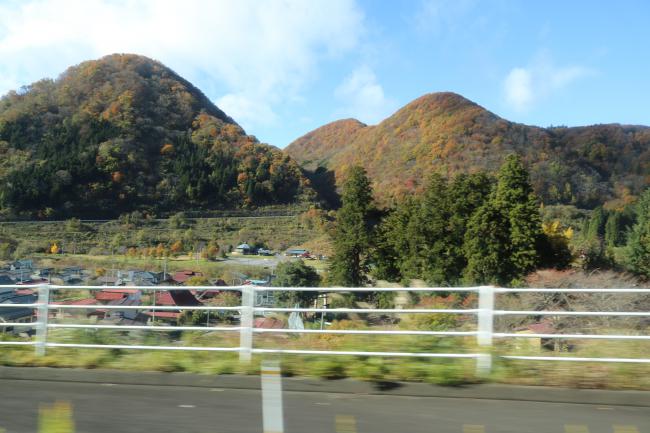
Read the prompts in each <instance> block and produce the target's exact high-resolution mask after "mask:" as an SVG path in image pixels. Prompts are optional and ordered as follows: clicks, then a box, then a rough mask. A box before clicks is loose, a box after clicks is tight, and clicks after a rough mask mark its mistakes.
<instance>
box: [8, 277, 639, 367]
mask: <svg viewBox="0 0 650 433" xmlns="http://www.w3.org/2000/svg"><path fill="white" fill-rule="evenodd" d="M5 287H8V288H20V289H37V290H38V302H36V303H31V304H0V308H33V309H36V311H37V317H38V320H37V321H35V322H19V323H11V322H7V323H0V330H2V329H6V328H8V327H25V328H36V331H37V332H36V338H35V340H34V341H0V345H14V346H32V345H33V346H35V349H36V352H37V354H38V355H43V354H44V353H45V349H46V348H48V347H59V348H65V347H68V348H106V349H136V350H139V349H141V350H177V351H178V350H187V351H215V352H239V354H240V360H241V361H244V362H247V361H250V359H251V356H252V354H256V353H258V354H261V353H278V354H312V355H352V356H388V357H426V358H443V357H447V358H449V357H451V358H472V359H476V365H477V372H478V373H479V374H483V373H486V372H489V371H490V369H491V363H492V357H491V355H490V351H489V350H484V351H483V352H482V353H470V354H467V353H465V354H453V353H420V352H381V351H340V350H338V351H337V350H334V351H328V350H308V349H305V350H302V349H279V348H278V349H273V348H256V347H254V340H253V335H254V334H267V333H286V334H334V335H373V334H376V335H428V336H475V337H476V338H477V343H478V345H479V347H484V348H489V347H491V346H492V340H493V339H494V338H546V339H598V340H608V339H609V340H641V341H645V340H650V335H619V334H609V335H608V334H561V333H557V334H544V333H506V332H501V333H495V332H494V323H493V321H494V316H495V315H496V316H509V315H510V316H515V315H526V316H575V317H581V316H587V317H593V316H604V317H650V313H649V312H636V311H527V310H495V309H494V298H495V294H502V293H612V294H646V293H650V289H646V288H620V289H609V288H590V289H589V288H587V289H574V288H572V289H562V288H539V289H536V288H521V289H519V288H495V287H492V286H480V287H454V288H451V287H425V288H408V287H404V288H375V287H364V288H354V287H352V288H351V287H263V286H251V285H242V286H70V285H60V286H59V285H47V284H36V285H20V286H16V285H0V288H5ZM61 289H75V290H89V291H96V290H120V291H124V290H134V291H159V290H167V291H171V290H184V291H198V292H201V291H240V292H241V293H242V300H241V305H238V306H230V307H221V306H206V305H194V306H169V305H166V306H163V305H101V304H94V305H71V304H52V303H50V302H49V301H50V297H51V295H50V292H51V291H57V290H61ZM268 291H292V292H296V291H302V292H362V293H363V292H436V293H439V292H469V293H472V292H478V295H479V296H478V308H473V309H472V308H468V309H422V308H414V309H381V308H380V309H372V308H336V309H330V308H279V307H277V308H276V307H255V306H254V303H255V293H258V292H268ZM127 293H128V292H127ZM50 310H90V311H96V310H105V311H108V310H141V311H151V310H158V311H185V310H198V311H239V312H241V316H240V326H213V327H211V326H160V325H103V324H92V323H89V324H70V323H51V322H50V323H48V320H49V319H50V318H49V313H48V312H49V311H50ZM268 312H282V313H291V312H302V313H332V314H336V313H359V314H461V315H476V316H477V322H478V325H477V331H419V330H390V329H384V330H370V329H368V330H366V329H342V330H341V329H339V330H337V329H330V330H328V329H323V330H319V329H266V328H254V325H253V318H254V314H255V313H268ZM57 328H58V329H66V328H67V329H110V330H119V329H122V330H149V331H177V330H180V331H210V332H215V331H217V332H221V331H224V332H229V331H232V332H239V333H240V345H239V347H227V348H224V347H196V346H149V345H126V344H82V343H79V344H77V343H57V342H48V341H47V338H48V336H47V331H48V329H57ZM499 358H502V359H510V360H529V361H566V362H624V363H633V362H635V363H646V362H650V359H646V358H611V357H608V358H588V357H570V356H519V355H500V356H499Z"/></svg>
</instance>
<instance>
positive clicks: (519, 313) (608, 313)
mask: <svg viewBox="0 0 650 433" xmlns="http://www.w3.org/2000/svg"><path fill="white" fill-rule="evenodd" d="M493 313H494V315H495V316H626V317H650V313H648V312H643V311H546V310H542V311H526V310H522V311H517V310H494V312H493Z"/></svg>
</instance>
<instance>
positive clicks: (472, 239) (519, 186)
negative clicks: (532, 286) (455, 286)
mask: <svg viewBox="0 0 650 433" xmlns="http://www.w3.org/2000/svg"><path fill="white" fill-rule="evenodd" d="M541 235H542V233H541V219H540V215H539V205H538V203H537V198H536V196H535V194H534V193H533V189H532V186H531V184H530V180H529V176H528V172H527V171H526V169H525V168H524V166H523V163H522V161H521V159H520V158H519V157H518V156H516V155H509V156H508V157H507V158H506V161H505V162H504V164H503V165H502V166H501V169H500V170H499V175H498V182H497V186H496V189H495V191H494V193H493V194H492V196H491V197H490V199H489V200H488V202H487V203H485V204H484V205H483V206H482V207H481V208H479V209H478V210H477V211H476V213H475V214H474V215H473V216H472V218H471V220H470V223H469V225H468V227H467V232H466V234H465V253H466V256H467V259H468V264H467V268H466V270H465V275H466V278H467V279H468V280H470V281H473V282H478V283H496V284H503V285H505V284H512V283H513V282H515V281H516V280H517V279H519V278H521V277H522V276H524V275H525V274H526V273H527V272H530V271H531V270H533V269H534V268H535V266H536V265H537V263H538V260H539V255H538V252H537V245H538V244H539V243H540V239H541Z"/></svg>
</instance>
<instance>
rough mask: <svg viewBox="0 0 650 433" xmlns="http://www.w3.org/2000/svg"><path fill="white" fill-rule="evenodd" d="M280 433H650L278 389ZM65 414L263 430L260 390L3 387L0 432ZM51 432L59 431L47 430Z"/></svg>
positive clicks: (537, 415) (492, 403)
mask: <svg viewBox="0 0 650 433" xmlns="http://www.w3.org/2000/svg"><path fill="white" fill-rule="evenodd" d="M283 398H284V410H285V417H284V418H285V431H286V432H287V433H420V432H422V433H425V432H426V433H483V432H485V433H491V432H511V433H529V432H530V433H533V432H534V433H545V432H548V433H650V409H649V408H647V407H624V406H599V405H587V404H566V403H538V402H519V401H501V400H474V399H458V398H456V399H454V398H438V397H402V396H383V395H382V396H378V395H353V394H332V393H315V392H312V393H309V392H285V393H284V395H283ZM57 401H58V402H62V403H63V404H62V405H61V406H60V407H63V408H66V407H69V408H70V412H69V414H70V415H69V416H70V417H71V418H72V420H73V422H74V425H75V430H74V431H75V432H76V433H85V432H93V433H108V432H110V433H116V432H120V433H136V432H138V433H140V432H148V433H154V432H155V433H167V432H169V433H172V432H173V433H194V432H196V433H199V432H200V433H204V432H205V433H207V432H212V433H253V432H255V433H257V432H260V433H261V432H262V413H261V410H262V409H261V407H262V406H261V392H260V391H255V390H233V389H219V388H213V389H210V388H191V387H172V386H147V385H110V384H88V383H70V382H40V381H25V380H0V432H2V433H34V432H36V431H38V418H39V407H49V405H52V404H53V403H55V402H57ZM52 431H56V432H57V433H58V432H59V430H52Z"/></svg>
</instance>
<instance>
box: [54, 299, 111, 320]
mask: <svg viewBox="0 0 650 433" xmlns="http://www.w3.org/2000/svg"><path fill="white" fill-rule="evenodd" d="M58 304H60V305H87V306H88V309H85V308H74V309H70V308H59V309H58V310H51V311H50V317H54V318H64V317H73V316H86V317H88V316H90V315H92V313H93V312H94V311H95V310H96V309H95V308H94V307H93V306H94V305H98V304H99V302H98V301H97V299H95V298H85V299H73V300H68V301H61V302H58Z"/></svg>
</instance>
